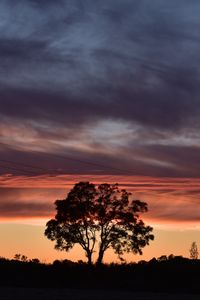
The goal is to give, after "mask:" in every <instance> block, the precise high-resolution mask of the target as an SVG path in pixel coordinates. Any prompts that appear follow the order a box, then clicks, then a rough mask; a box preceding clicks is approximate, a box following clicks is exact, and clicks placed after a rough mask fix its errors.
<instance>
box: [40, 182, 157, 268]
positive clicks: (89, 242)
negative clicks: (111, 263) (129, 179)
mask: <svg viewBox="0 0 200 300" xmlns="http://www.w3.org/2000/svg"><path fill="white" fill-rule="evenodd" d="M130 195H131V194H130V193H128V192H127V191H126V190H124V189H123V190H120V189H119V188H118V185H117V184H112V185H111V184H106V183H104V184H100V185H99V186H97V187H96V186H95V185H94V184H92V183H89V182H79V183H77V184H75V186H74V187H73V189H72V190H71V191H70V192H69V194H68V196H67V198H66V199H64V200H57V201H56V202H55V205H56V210H57V214H56V216H55V219H52V220H50V221H49V222H48V223H47V227H46V230H45V235H46V236H47V238H49V239H50V240H52V241H56V245H55V248H56V249H58V250H66V251H69V250H70V249H72V248H73V246H74V245H75V244H79V245H80V246H81V247H82V248H83V250H84V251H85V254H86V257H87V259H88V264H92V255H93V253H94V252H95V251H96V250H97V249H96V245H97V244H98V258H97V263H98V264H101V263H102V260H103V256H104V253H105V251H106V250H107V249H108V248H112V249H113V250H114V252H115V253H116V254H117V255H118V256H119V258H120V259H121V260H123V257H122V255H123V254H124V253H125V252H133V253H134V254H137V253H139V254H142V248H144V247H145V246H146V245H149V242H150V240H153V239H154V236H153V234H152V230H153V228H152V227H150V226H146V225H145V224H144V222H143V221H142V220H141V219H140V217H139V214H140V213H144V212H147V210H148V208H147V204H146V203H145V202H141V201H140V200H132V201H130V200H129V196H130Z"/></svg>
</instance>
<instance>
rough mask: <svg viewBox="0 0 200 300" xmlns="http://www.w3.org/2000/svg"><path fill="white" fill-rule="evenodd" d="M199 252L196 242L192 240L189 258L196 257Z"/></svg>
mask: <svg viewBox="0 0 200 300" xmlns="http://www.w3.org/2000/svg"><path fill="white" fill-rule="evenodd" d="M198 256H199V252H198V248H197V244H196V242H193V243H192V245H191V248H190V258H191V259H198Z"/></svg>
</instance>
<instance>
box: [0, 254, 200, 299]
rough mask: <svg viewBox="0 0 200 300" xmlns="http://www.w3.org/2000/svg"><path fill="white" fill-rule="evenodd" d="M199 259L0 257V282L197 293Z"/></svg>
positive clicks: (39, 285)
mask: <svg viewBox="0 0 200 300" xmlns="http://www.w3.org/2000/svg"><path fill="white" fill-rule="evenodd" d="M199 281H200V260H191V259H187V258H184V257H182V256H173V255H170V256H168V257H167V256H162V257H160V258H159V259H156V258H153V259H151V260H150V261H149V262H146V261H140V262H138V263H132V264H121V265H118V264H110V265H103V264H102V265H90V266H89V265H88V264H86V263H84V262H81V261H80V262H78V263H75V262H72V261H69V260H63V261H59V260H56V261H54V262H53V263H52V264H42V263H39V262H38V260H37V261H34V260H27V261H22V260H15V259H13V260H8V259H5V258H0V285H1V286H22V287H59V288H73V289H74V288H75V289H83V288H84V289H95V288H96V289H121V290H132V291H151V292H163V291H164V292H173V293H174V292H177V293H179V292H181V293H189V292H190V293H200V285H199Z"/></svg>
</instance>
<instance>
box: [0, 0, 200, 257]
mask: <svg viewBox="0 0 200 300" xmlns="http://www.w3.org/2000/svg"><path fill="white" fill-rule="evenodd" d="M199 15H200V2H199V0H191V1H188V0H168V1H166V0H153V1H149V0H58V1H53V0H43V1H41V0H18V1H13V0H1V1H0V243H1V247H0V256H5V257H13V256H14V255H15V254H16V253H22V254H25V255H27V256H28V257H30V258H32V257H38V258H40V259H42V260H43V261H47V262H49V261H52V260H53V259H56V258H68V259H74V260H77V259H83V258H84V255H83V254H82V252H80V251H79V249H78V248H76V249H75V250H74V251H72V252H70V253H69V254H68V253H60V252H57V251H56V250H54V249H53V247H54V245H53V243H52V242H50V241H48V240H47V239H46V238H45V237H44V236H43V232H44V228H45V223H46V222H47V221H48V220H49V218H51V217H53V216H54V213H55V210H54V204H53V203H54V201H55V200H56V199H64V198H65V197H66V195H67V193H68V191H69V190H70V188H72V186H73V184H74V183H76V182H79V181H91V182H94V183H97V184H98V183H102V182H108V183H116V182H118V183H119V185H120V186H121V187H123V188H126V189H127V190H128V191H130V192H132V194H133V195H132V197H133V198H135V199H140V200H143V201H146V202H147V203H148V206H149V212H148V213H147V214H145V215H144V216H142V218H144V220H145V222H146V223H147V224H149V225H151V226H153V227H154V228H155V230H154V234H155V241H154V242H152V243H151V246H149V247H147V248H145V250H144V255H143V256H141V257H138V256H137V257H134V256H131V257H130V256H129V257H128V258H127V259H128V260H138V259H150V258H152V257H153V256H155V257H158V256H160V255H162V254H167V255H169V254H171V253H173V254H175V255H184V256H188V255H189V248H190V246H191V243H192V242H193V241H196V242H197V245H198V246H199V248H200V170H199V164H200V71H199V65H200V18H199ZM115 259H116V257H114V256H113V254H112V253H108V255H107V256H106V261H111V260H115Z"/></svg>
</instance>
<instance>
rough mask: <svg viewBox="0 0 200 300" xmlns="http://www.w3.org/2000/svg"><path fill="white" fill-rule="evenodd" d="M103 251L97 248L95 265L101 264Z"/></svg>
mask: <svg viewBox="0 0 200 300" xmlns="http://www.w3.org/2000/svg"><path fill="white" fill-rule="evenodd" d="M103 255H104V251H103V250H102V249H100V250H99V256H98V258H97V265H101V264H102V261H103Z"/></svg>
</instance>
